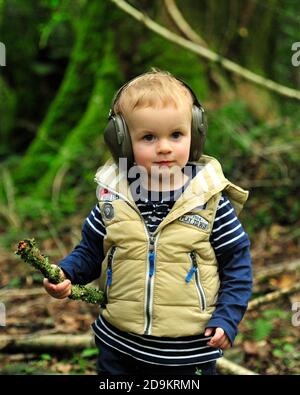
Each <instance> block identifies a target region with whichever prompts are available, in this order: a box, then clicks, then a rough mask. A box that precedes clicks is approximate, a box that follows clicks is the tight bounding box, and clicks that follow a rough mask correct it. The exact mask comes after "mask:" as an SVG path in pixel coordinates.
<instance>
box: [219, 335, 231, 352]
mask: <svg viewBox="0 0 300 395" xmlns="http://www.w3.org/2000/svg"><path fill="white" fill-rule="evenodd" d="M230 346H231V343H230V341H229V339H228V338H226V337H225V339H224V341H223V342H222V343H221V344H220V345H219V348H221V349H222V350H226V349H227V348H230Z"/></svg>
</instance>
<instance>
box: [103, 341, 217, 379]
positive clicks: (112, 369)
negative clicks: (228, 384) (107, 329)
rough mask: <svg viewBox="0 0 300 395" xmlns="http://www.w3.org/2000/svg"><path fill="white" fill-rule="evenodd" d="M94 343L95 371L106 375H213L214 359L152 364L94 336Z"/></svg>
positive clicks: (214, 372)
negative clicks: (174, 363)
mask: <svg viewBox="0 0 300 395" xmlns="http://www.w3.org/2000/svg"><path fill="white" fill-rule="evenodd" d="M95 340H96V344H97V346H98V348H99V357H98V361H97V373H98V374H106V375H132V376H137V375H142V376H151V375H153V376H157V375H164V376H168V375H170V376H172V375H195V374H196V372H198V374H200V375H205V376H206V375H215V374H217V373H216V361H212V362H206V363H200V364H198V365H183V366H164V365H154V364H151V363H145V362H142V361H139V360H137V359H135V358H132V357H130V356H129V355H126V354H123V353H121V352H119V351H117V350H115V349H113V348H111V347H108V346H107V345H106V344H104V343H102V342H101V341H100V340H99V339H98V338H97V337H96V339H95Z"/></svg>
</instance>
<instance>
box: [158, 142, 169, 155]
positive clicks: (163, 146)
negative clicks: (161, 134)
mask: <svg viewBox="0 0 300 395" xmlns="http://www.w3.org/2000/svg"><path fill="white" fill-rule="evenodd" d="M171 150H172V149H171V145H170V143H169V141H168V140H167V139H162V140H160V141H159V142H158V147H157V151H158V153H167V152H170V151H171Z"/></svg>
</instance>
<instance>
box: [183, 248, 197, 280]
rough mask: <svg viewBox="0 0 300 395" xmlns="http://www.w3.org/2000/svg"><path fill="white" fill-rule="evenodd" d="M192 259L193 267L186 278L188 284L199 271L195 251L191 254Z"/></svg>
mask: <svg viewBox="0 0 300 395" xmlns="http://www.w3.org/2000/svg"><path fill="white" fill-rule="evenodd" d="M190 257H191V258H192V267H191V269H190V270H189V272H188V274H187V276H186V278H185V281H186V282H187V283H189V282H190V281H191V279H192V277H193V274H194V273H195V272H196V271H197V269H198V266H197V261H196V256H195V253H194V251H192V252H191V253H190Z"/></svg>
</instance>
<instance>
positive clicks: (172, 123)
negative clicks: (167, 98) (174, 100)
mask: <svg viewBox="0 0 300 395" xmlns="http://www.w3.org/2000/svg"><path fill="white" fill-rule="evenodd" d="M126 123H127V125H128V128H129V132H130V136H131V140H132V148H133V154H134V160H135V162H136V164H137V165H138V166H143V167H144V168H146V170H147V173H148V176H149V175H150V174H152V175H160V176H163V177H171V178H172V177H174V175H175V174H176V173H177V174H178V173H179V172H181V169H182V168H183V167H184V166H185V165H186V163H187V161H188V158H189V153H190V144H191V109H190V107H189V106H188V104H185V103H184V104H182V105H181V106H180V108H176V107H175V106H173V105H172V104H169V105H167V106H165V107H163V108H154V107H146V108H140V109H137V110H134V111H132V112H131V113H130V114H128V115H127V116H126ZM151 171H152V173H151ZM181 174H182V173H181Z"/></svg>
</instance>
